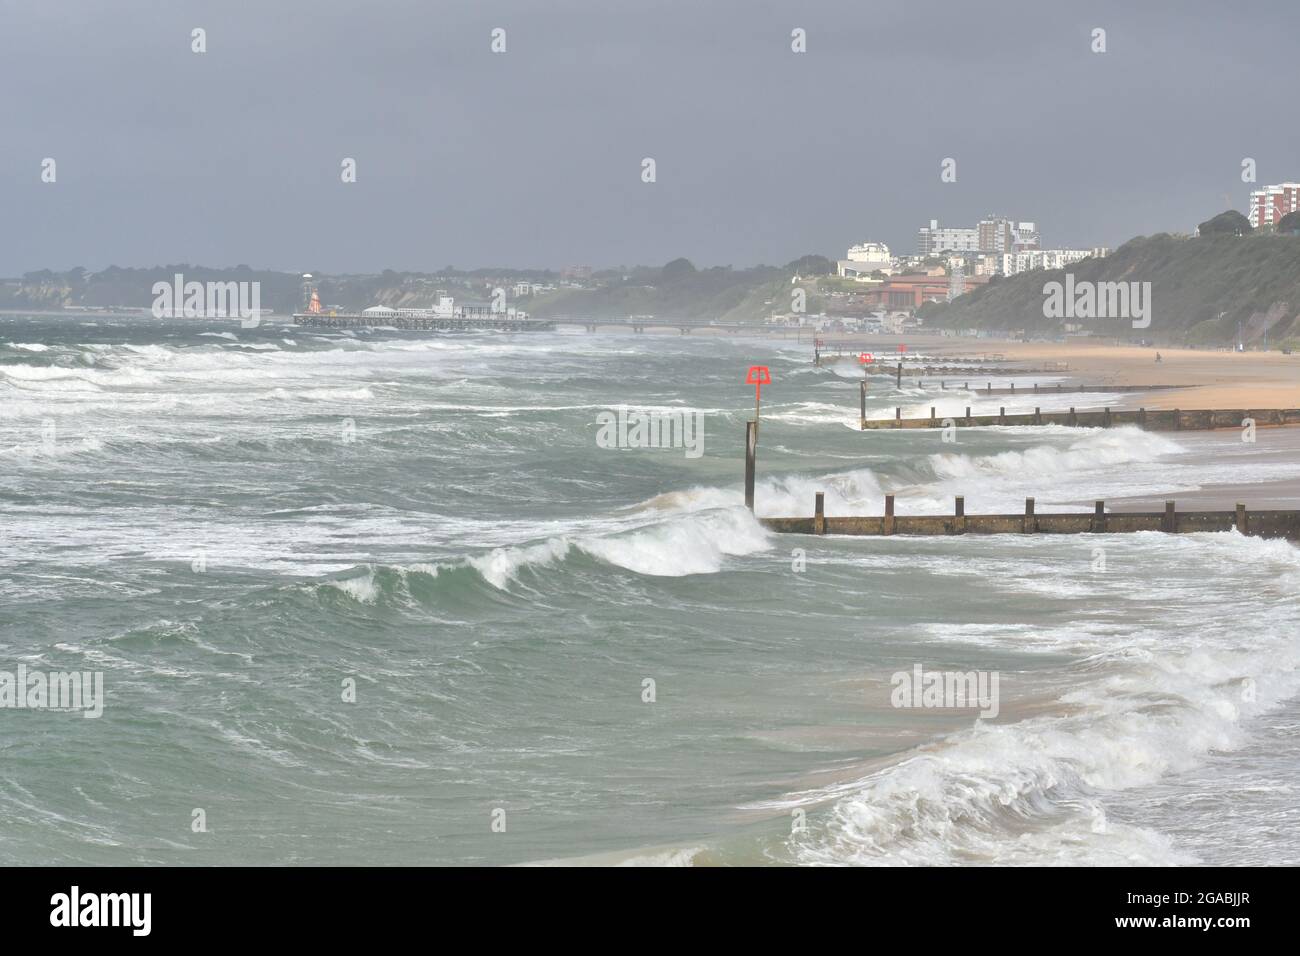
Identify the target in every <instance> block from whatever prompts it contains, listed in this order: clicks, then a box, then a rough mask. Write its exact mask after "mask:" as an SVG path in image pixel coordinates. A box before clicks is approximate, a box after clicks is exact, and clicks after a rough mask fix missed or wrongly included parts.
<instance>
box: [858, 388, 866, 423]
mask: <svg viewBox="0 0 1300 956" xmlns="http://www.w3.org/2000/svg"><path fill="white" fill-rule="evenodd" d="M858 410H859V411H858V418H859V420H860V421H861V422H862V426H863V427H864V428H865V427H866V424H867V380H866V379H865V378H864V379H863V380H862V381H861V382H860V383H859V384H858Z"/></svg>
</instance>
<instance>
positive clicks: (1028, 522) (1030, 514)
mask: <svg viewBox="0 0 1300 956" xmlns="http://www.w3.org/2000/svg"><path fill="white" fill-rule="evenodd" d="M1023 530H1024V532H1025V534H1033V533H1034V532H1035V531H1037V530H1038V521H1037V520H1036V519H1035V518H1034V499H1033V498H1026V499H1025V524H1024V529H1023Z"/></svg>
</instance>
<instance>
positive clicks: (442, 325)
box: [293, 309, 555, 332]
mask: <svg viewBox="0 0 1300 956" xmlns="http://www.w3.org/2000/svg"><path fill="white" fill-rule="evenodd" d="M293 324H294V325H298V326H304V327H306V328H313V329H403V330H414V331H421V332H485V331H493V332H552V331H554V330H555V323H554V322H549V321H546V320H544V319H512V318H508V317H506V316H503V315H499V314H496V313H492V312H488V311H487V310H486V309H484V310H483V311H482V312H481V313H479V312H475V313H473V314H467V315H455V316H411V315H391V314H386V315H383V316H370V315H361V314H358V313H339V314H336V315H329V314H328V313H324V312H299V313H295V314H294V317H293Z"/></svg>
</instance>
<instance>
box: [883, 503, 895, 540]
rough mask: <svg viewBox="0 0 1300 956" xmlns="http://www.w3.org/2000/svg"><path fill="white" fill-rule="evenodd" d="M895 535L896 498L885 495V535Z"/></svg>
mask: <svg viewBox="0 0 1300 956" xmlns="http://www.w3.org/2000/svg"><path fill="white" fill-rule="evenodd" d="M893 533H894V496H893V495H885V534H893Z"/></svg>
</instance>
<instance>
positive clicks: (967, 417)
mask: <svg viewBox="0 0 1300 956" xmlns="http://www.w3.org/2000/svg"><path fill="white" fill-rule="evenodd" d="M966 424H967V425H969V424H970V406H969V405H967V406H966Z"/></svg>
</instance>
